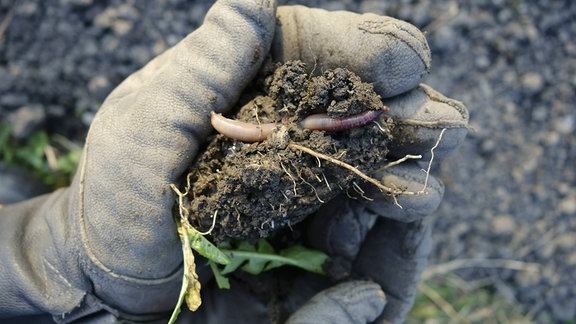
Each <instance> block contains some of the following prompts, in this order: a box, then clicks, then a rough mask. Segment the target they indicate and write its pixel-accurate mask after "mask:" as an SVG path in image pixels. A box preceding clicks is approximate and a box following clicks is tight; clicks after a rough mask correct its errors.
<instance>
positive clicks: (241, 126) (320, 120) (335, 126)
mask: <svg viewBox="0 0 576 324" xmlns="http://www.w3.org/2000/svg"><path fill="white" fill-rule="evenodd" d="M387 109H388V107H386V106H384V107H383V108H382V109H378V110H367V111H364V112H361V113H358V114H354V115H350V116H346V117H343V118H330V117H328V115H327V114H313V115H310V116H308V117H306V118H304V119H303V120H302V121H301V122H300V123H299V124H300V126H302V127H303V128H305V129H310V130H324V131H328V132H337V131H342V130H346V129H350V128H354V127H357V126H361V125H364V124H366V123H368V122H370V121H372V120H374V119H376V117H378V116H380V114H381V113H382V112H383V111H384V110H387ZM210 119H211V123H212V126H213V127H214V128H215V129H216V130H217V131H218V133H220V134H222V135H224V136H226V137H228V138H231V139H235V140H238V141H241V142H260V141H263V140H265V139H266V138H267V137H268V135H270V133H272V130H274V128H275V127H277V126H279V125H281V123H261V124H258V125H256V124H251V123H246V122H241V121H238V120H234V119H228V118H226V117H224V116H222V114H217V113H215V112H211V113H210Z"/></svg>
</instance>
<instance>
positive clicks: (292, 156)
mask: <svg viewBox="0 0 576 324" xmlns="http://www.w3.org/2000/svg"><path fill="white" fill-rule="evenodd" d="M264 88H265V93H264V94H262V95H260V96H257V97H256V98H254V99H253V100H251V101H250V102H248V103H247V104H245V105H244V106H243V107H242V108H241V109H240V110H239V112H238V113H237V115H236V116H235V118H236V119H238V120H242V121H246V122H251V123H254V124H257V123H258V122H260V123H265V122H275V121H280V120H282V121H283V123H282V124H281V126H279V127H277V128H276V129H275V130H274V131H273V132H272V134H271V135H270V136H269V137H268V138H267V139H266V140H264V141H262V142H256V143H243V142H239V141H236V140H234V139H230V138H227V137H225V136H224V135H220V134H219V135H217V136H215V137H214V139H213V140H212V141H211V143H210V144H209V145H208V147H207V149H206V151H205V152H204V154H202V155H201V156H200V158H199V159H198V160H197V162H196V164H195V165H194V166H193V167H192V169H191V173H190V175H191V182H190V183H192V188H191V191H190V196H189V198H190V208H189V210H191V211H192V212H191V216H190V217H191V222H192V224H193V225H195V226H198V227H199V228H200V229H202V230H207V229H209V228H210V227H211V225H212V223H213V220H212V217H214V215H216V216H215V217H216V225H215V227H214V229H213V230H212V232H211V235H212V237H213V239H214V240H215V241H221V240H223V239H225V238H226V237H231V238H242V239H250V240H256V239H258V238H261V237H268V236H270V235H271V234H272V233H273V232H275V231H276V230H278V229H282V228H285V227H290V226H292V225H294V224H296V223H298V222H300V221H301V220H303V219H304V218H305V217H306V216H308V215H310V214H311V213H313V212H315V211H316V210H318V208H319V207H320V206H321V205H322V203H323V202H326V201H328V200H330V199H332V198H334V197H335V196H336V195H338V194H339V193H341V192H343V191H350V192H349V194H350V195H355V196H360V195H361V193H360V192H354V190H349V189H350V187H351V186H352V184H353V183H354V182H357V183H360V182H361V181H363V180H361V179H360V178H358V176H356V175H354V174H353V173H352V172H350V171H348V170H345V169H344V168H343V167H342V166H339V165H336V164H334V163H330V162H328V161H325V160H321V159H319V158H317V157H315V156H312V155H310V154H308V153H305V152H302V151H301V150H298V149H296V148H294V147H292V146H289V145H290V144H291V143H296V144H299V145H301V146H304V147H306V148H309V149H312V150H313V151H315V152H318V153H321V154H324V155H328V156H331V157H333V158H335V159H338V160H340V161H342V162H345V163H347V164H349V165H352V166H355V167H357V168H358V169H359V170H360V171H362V172H364V173H370V172H371V171H373V170H374V169H375V168H377V167H378V166H381V165H382V164H383V162H384V160H385V158H386V153H387V148H386V142H387V140H388V137H389V134H388V131H387V130H388V129H389V127H390V126H391V124H390V123H389V122H385V121H382V120H379V121H378V123H379V125H377V124H376V123H372V122H370V123H367V124H365V125H364V126H360V127H355V128H352V129H349V130H345V131H341V132H326V131H311V130H306V129H303V128H301V127H300V126H299V125H298V121H300V120H302V119H303V118H304V117H306V116H308V115H310V114H313V113H327V114H328V116H330V117H332V118H339V117H344V116H347V115H352V114H356V113H359V112H363V111H367V110H378V109H383V107H384V105H383V104H382V101H381V100H380V96H379V95H377V94H376V93H375V92H374V90H373V88H372V85H370V84H367V83H363V82H362V81H361V80H360V78H359V77H358V76H356V75H355V74H353V73H352V72H350V71H348V70H346V69H334V70H328V71H326V72H324V73H323V74H322V75H320V76H311V75H309V74H308V72H307V67H306V65H305V64H304V63H302V62H298V61H296V62H288V63H286V64H284V65H282V66H279V67H278V68H277V69H276V71H275V72H274V74H273V75H271V76H269V77H267V78H266V79H265V81H264ZM382 119H383V118H382Z"/></svg>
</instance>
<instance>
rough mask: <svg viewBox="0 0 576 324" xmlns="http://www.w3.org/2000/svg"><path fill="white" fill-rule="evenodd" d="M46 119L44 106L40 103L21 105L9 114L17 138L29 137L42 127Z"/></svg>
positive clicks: (13, 134) (12, 129)
mask: <svg viewBox="0 0 576 324" xmlns="http://www.w3.org/2000/svg"><path fill="white" fill-rule="evenodd" d="M45 120H46V114H45V113H44V108H43V107H42V106H41V105H38V104H36V105H28V106H24V107H20V108H19V109H18V110H16V111H15V112H14V113H12V114H11V115H9V116H8V121H9V122H10V126H11V131H12V136H13V137H14V138H17V139H25V138H27V137H29V136H30V135H31V134H32V133H33V132H34V131H36V130H39V129H40V127H41V126H42V125H43V124H44V122H45Z"/></svg>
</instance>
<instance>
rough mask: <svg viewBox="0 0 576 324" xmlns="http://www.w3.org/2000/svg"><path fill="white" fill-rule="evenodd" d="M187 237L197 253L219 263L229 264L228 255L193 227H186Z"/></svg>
mask: <svg viewBox="0 0 576 324" xmlns="http://www.w3.org/2000/svg"><path fill="white" fill-rule="evenodd" d="M188 237H189V239H190V246H191V247H192V249H193V250H194V251H196V252H198V254H200V255H202V256H203V257H205V258H206V259H208V260H212V261H214V262H216V263H219V264H223V265H226V264H229V263H230V262H231V260H230V257H229V256H228V255H226V254H224V253H223V252H222V251H220V249H219V248H217V247H216V246H215V245H214V244H212V242H210V241H208V239H207V238H205V237H204V235H202V233H200V232H198V231H197V230H195V229H194V228H192V227H190V228H188Z"/></svg>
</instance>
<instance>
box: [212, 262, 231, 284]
mask: <svg viewBox="0 0 576 324" xmlns="http://www.w3.org/2000/svg"><path fill="white" fill-rule="evenodd" d="M208 265H209V266H210V269H212V273H213V274H214V279H216V284H217V285H218V288H220V289H230V280H228V278H226V277H225V276H224V275H223V274H222V271H221V270H220V268H218V265H216V263H215V262H214V261H211V260H208Z"/></svg>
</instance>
